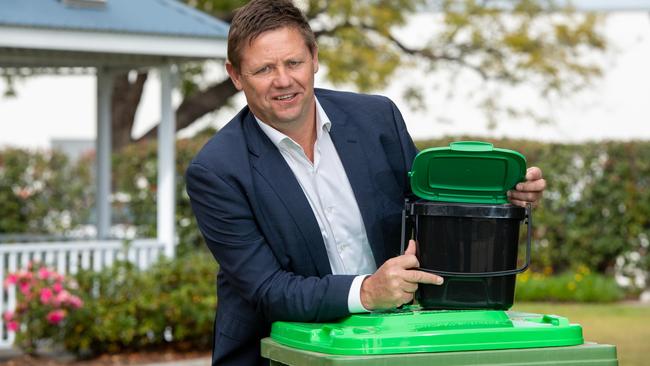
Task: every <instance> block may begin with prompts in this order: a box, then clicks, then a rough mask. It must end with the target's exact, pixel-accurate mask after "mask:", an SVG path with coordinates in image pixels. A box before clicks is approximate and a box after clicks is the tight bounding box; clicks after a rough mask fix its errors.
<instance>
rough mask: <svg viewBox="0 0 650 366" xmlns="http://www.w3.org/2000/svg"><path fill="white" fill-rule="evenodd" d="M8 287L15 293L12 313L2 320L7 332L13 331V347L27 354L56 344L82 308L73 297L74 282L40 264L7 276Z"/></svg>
mask: <svg viewBox="0 0 650 366" xmlns="http://www.w3.org/2000/svg"><path fill="white" fill-rule="evenodd" d="M9 286H15V287H16V290H17V291H16V293H17V304H16V310H15V311H14V312H11V311H6V312H5V313H4V314H3V317H4V320H5V321H6V322H7V329H8V330H12V331H16V345H17V346H18V347H20V348H21V349H22V350H23V351H24V352H26V353H29V354H35V353H36V351H37V349H38V347H39V346H41V345H44V344H48V343H49V344H50V345H53V344H56V343H57V342H60V341H61V340H62V332H61V331H62V329H64V328H65V327H66V326H67V324H68V323H69V319H70V317H71V316H74V315H75V314H76V313H77V312H79V311H81V309H80V308H82V307H83V301H81V299H80V298H79V297H78V296H76V295H74V294H73V293H76V292H77V285H76V282H74V280H70V279H69V278H66V277H64V276H63V275H61V274H59V273H57V272H56V271H54V270H53V269H51V268H47V267H46V266H44V265H42V264H40V263H31V264H29V266H28V267H27V268H25V269H23V270H20V271H18V272H15V273H10V274H8V275H7V279H6V280H5V287H9Z"/></svg>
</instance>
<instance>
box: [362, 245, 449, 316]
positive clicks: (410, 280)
mask: <svg viewBox="0 0 650 366" xmlns="http://www.w3.org/2000/svg"><path fill="white" fill-rule="evenodd" d="M419 266H420V262H419V261H418V259H417V257H416V256H415V241H414V240H411V241H409V245H408V248H406V251H405V252H404V254H402V255H400V256H398V257H394V258H391V259H389V260H387V261H386V262H385V263H384V264H383V265H382V266H381V267H379V269H377V271H376V272H375V273H374V274H372V275H370V276H368V277H366V278H365V279H364V280H363V283H362V284H361V304H362V305H363V307H364V308H366V309H368V310H377V309H390V308H395V307H398V306H400V305H403V304H406V303H408V302H410V301H411V300H413V294H414V293H415V291H416V290H417V289H418V283H425V284H431V285H441V284H442V282H443V279H442V277H440V276H436V275H434V274H432V273H427V272H422V271H418V270H414V269H412V268H417V267H419Z"/></svg>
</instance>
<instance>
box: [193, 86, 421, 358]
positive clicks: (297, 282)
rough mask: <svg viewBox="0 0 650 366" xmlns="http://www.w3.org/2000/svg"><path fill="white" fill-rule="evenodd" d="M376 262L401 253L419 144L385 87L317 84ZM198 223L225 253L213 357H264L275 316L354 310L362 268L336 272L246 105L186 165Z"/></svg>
mask: <svg viewBox="0 0 650 366" xmlns="http://www.w3.org/2000/svg"><path fill="white" fill-rule="evenodd" d="M315 93H316V96H317V97H318V101H319V102H320V104H321V106H322V107H323V109H324V110H325V113H327V115H328V117H329V118H330V120H331V122H332V125H331V130H330V136H331V138H332V141H333V142H334V146H335V147H336V150H337V152H338V154H339V156H340V159H341V161H342V163H343V167H344V169H345V172H346V173H347V176H348V179H349V181H350V184H351V186H352V190H353V192H354V195H355V197H356V200H357V203H358V205H359V209H360V211H361V215H362V217H363V222H364V225H365V228H366V232H367V235H368V240H369V242H370V246H371V248H372V254H373V256H374V258H375V261H376V263H377V265H378V266H379V265H381V264H382V263H383V262H384V261H386V260H387V259H389V258H391V257H394V256H397V255H399V254H400V253H399V251H400V232H401V211H402V208H403V205H404V197H405V195H406V194H407V193H408V192H409V184H408V179H407V172H408V171H409V170H410V168H411V162H412V161H413V158H414V157H415V154H416V148H415V146H414V144H413V141H412V140H411V138H410V136H409V134H408V132H407V131H406V126H405V124H404V121H403V119H402V116H401V114H400V112H399V110H398V109H397V107H396V106H395V105H394V104H393V103H392V102H391V101H390V100H389V99H388V98H385V97H381V96H370V95H361V94H354V93H345V92H337V91H330V90H323V89H316V91H315ZM186 179H187V192H188V194H189V196H190V200H191V204H192V209H193V211H194V214H195V215H196V219H197V222H198V225H199V228H200V230H201V232H202V234H203V236H204V237H205V240H206V243H207V245H208V247H209V249H210V251H211V252H212V254H213V255H214V257H215V259H216V260H217V262H218V263H219V265H220V266H219V273H218V275H217V296H218V306H217V316H216V319H215V328H214V345H213V364H219V365H253V364H264V362H263V361H262V359H261V358H260V355H259V347H260V346H259V341H260V339H261V338H263V337H266V336H268V334H269V330H270V325H271V323H272V322H273V321H277V320H288V321H301V322H324V321H331V320H335V319H337V318H341V317H344V316H347V315H349V312H348V305H347V298H348V292H349V289H350V286H351V284H352V280H353V278H354V276H351V275H332V274H331V273H332V272H331V269H330V265H329V260H328V257H327V253H326V251H325V245H324V243H323V238H322V236H321V232H320V229H319V227H318V222H317V221H316V218H315V216H314V214H313V212H312V209H311V207H310V206H309V202H308V201H307V198H306V197H305V195H304V193H303V191H302V189H301V188H300V185H299V184H298V181H297V180H296V178H295V176H294V174H293V172H292V171H291V169H290V168H289V166H288V165H287V163H286V162H285V161H284V159H283V158H282V155H281V154H280V152H279V151H278V150H277V148H276V147H275V145H273V143H272V142H271V141H270V140H269V139H268V137H267V136H266V135H265V134H264V133H263V132H262V130H261V129H260V128H259V126H258V125H257V123H256V121H255V118H254V117H253V114H252V113H251V112H250V110H249V109H248V107H245V108H244V109H242V110H241V112H239V114H237V116H235V118H233V119H232V120H231V121H230V122H229V123H228V124H227V125H226V126H225V127H224V128H223V129H221V130H220V131H219V132H218V133H217V134H216V135H215V136H214V137H213V138H212V139H210V141H208V142H207V144H206V145H205V146H204V147H203V148H202V150H201V151H200V152H199V153H198V155H197V156H196V157H195V158H194V160H193V161H192V163H191V164H190V166H189V167H188V169H187V173H186Z"/></svg>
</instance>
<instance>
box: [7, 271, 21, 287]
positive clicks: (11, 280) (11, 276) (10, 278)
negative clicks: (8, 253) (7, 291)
mask: <svg viewBox="0 0 650 366" xmlns="http://www.w3.org/2000/svg"><path fill="white" fill-rule="evenodd" d="M16 282H18V276H16V274H15V273H10V274H9V275H8V276H7V278H6V279H5V283H4V285H5V288H7V287H9V286H10V285H15V284H16Z"/></svg>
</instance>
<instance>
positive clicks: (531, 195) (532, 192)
mask: <svg viewBox="0 0 650 366" xmlns="http://www.w3.org/2000/svg"><path fill="white" fill-rule="evenodd" d="M545 188H546V181H545V180H544V179H543V178H542V170H541V169H540V168H538V167H530V168H528V169H527V170H526V181H525V182H521V183H517V185H516V186H515V190H510V191H508V199H509V200H510V203H512V204H513V205H517V206H521V207H526V204H527V203H531V204H532V205H533V207H536V206H537V205H538V204H539V200H540V199H541V198H542V193H544V189H545Z"/></svg>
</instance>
